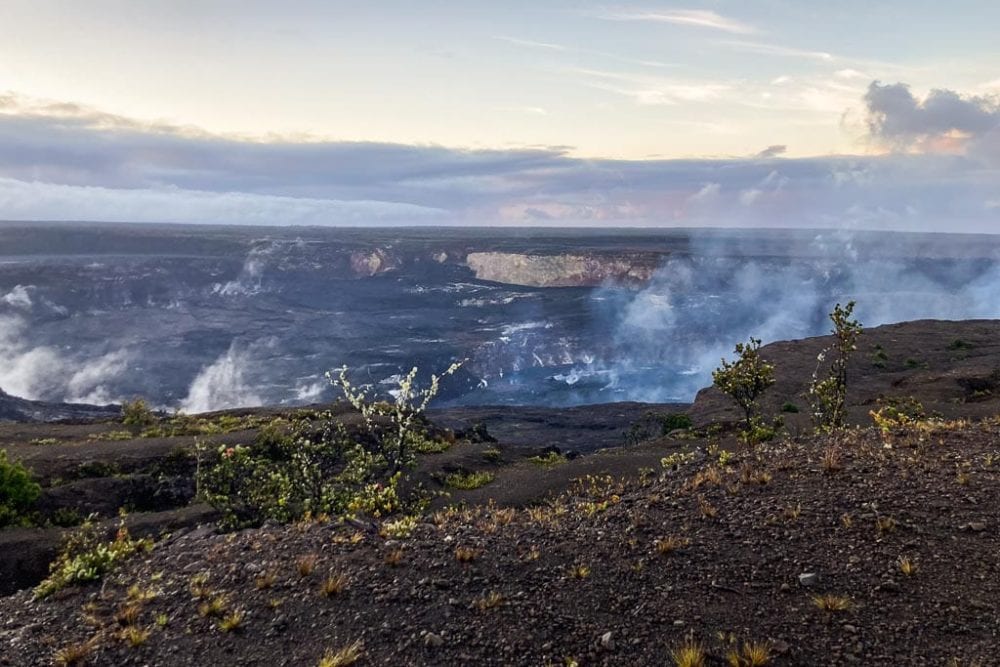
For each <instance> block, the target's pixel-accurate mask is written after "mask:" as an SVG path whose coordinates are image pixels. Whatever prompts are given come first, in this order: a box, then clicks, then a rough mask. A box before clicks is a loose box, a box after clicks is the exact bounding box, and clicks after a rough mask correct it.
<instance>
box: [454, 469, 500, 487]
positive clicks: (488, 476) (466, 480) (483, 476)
mask: <svg viewBox="0 0 1000 667" xmlns="http://www.w3.org/2000/svg"><path fill="white" fill-rule="evenodd" d="M495 477H496V476H495V475H494V474H493V473H491V472H486V471H479V472H469V473H461V472H453V473H451V474H450V475H448V476H447V477H445V478H444V484H445V486H448V487H451V488H453V489H461V490H471V489H478V488H479V487H482V486H486V485H487V484H489V483H490V482H492V481H493V479H494V478H495Z"/></svg>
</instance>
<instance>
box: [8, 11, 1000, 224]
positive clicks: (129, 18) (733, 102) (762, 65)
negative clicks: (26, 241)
mask: <svg viewBox="0 0 1000 667" xmlns="http://www.w3.org/2000/svg"><path fill="white" fill-rule="evenodd" d="M7 13H8V20H6V21H5V22H4V24H3V25H2V26H0V56H2V57H0V217H4V218H13V219H19V220H25V221H41V220H47V219H48V220H52V219H62V220H68V221H85V220H97V221H108V222H129V221H135V222H177V223H182V224H183V223H195V224H250V225H254V224H256V225H264V224H269V225H275V226H281V225H308V226H359V227H368V226H371V227H375V226H386V227H391V226H411V225H412V226H423V225H428V226H456V225H472V226H510V227H524V226H534V225H540V226H552V227H556V226H560V227H594V226H601V227H605V226H606V227H611V228H627V227H634V228H657V227H663V228H701V227H709V226H715V227H727V228H763V227H773V228H816V229H848V230H851V229H865V230H873V231H883V230H884V231H888V230H894V231H914V232H916V231H927V232H933V231H939V230H944V229H947V230H949V231H959V232H964V233H996V231H997V230H998V228H1000V224H998V223H1000V196H998V194H997V188H996V184H997V183H1000V48H998V47H997V46H996V42H995V39H994V35H993V34H992V30H991V29H990V27H989V26H992V25H995V24H996V23H997V22H998V21H1000V7H998V6H996V5H995V4H992V3H987V2H982V1H980V2H976V1H971V0H968V1H965V2H959V3H952V4H950V5H949V6H948V7H938V6H920V7H918V8H914V7H913V6H912V5H911V4H909V3H902V2H898V1H897V2H892V3H886V4H884V5H880V6H878V7H872V6H870V5H869V4H862V3H860V2H850V3H846V4H840V5H838V6H837V7H828V6H822V7H817V6H815V5H812V4H810V5H808V6H804V5H802V4H798V3H789V2H783V1H781V0H759V1H758V2H753V3H735V2H722V1H702V2H694V1H692V2H658V3H652V2H645V3H643V2H624V3H598V2H568V1H567V0H548V1H547V2H543V3H532V4H528V3H520V2H518V3H514V4H513V5H505V6H502V7H498V6H495V5H492V4H487V3H478V2H476V3H456V2H448V1H444V0H440V1H436V2H430V3H425V4H422V5H421V6H420V8H419V9H417V8H414V7H412V6H410V5H408V4H407V3H403V2H394V1H386V2H380V3H373V4H370V5H366V6H363V7H358V6H354V5H348V4H347V3H342V2H334V3H321V2H314V1H311V0H301V1H298V2H292V3H286V4H283V5H282V6H281V7H280V8H276V7H274V6H273V5H271V4H270V3H266V2H249V3H232V2H229V1H227V0H214V1H211V2H201V3H190V2H180V3H178V2H170V3H167V2H151V3H142V4H136V3H128V2H120V1H118V0H103V1H101V2H95V3H88V4H87V5H86V6H84V5H80V4H79V3H73V2H65V1H60V0H50V1H48V2H23V1H20V0H14V1H13V2H11V3H8V6H7Z"/></svg>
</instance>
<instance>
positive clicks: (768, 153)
mask: <svg viewBox="0 0 1000 667" xmlns="http://www.w3.org/2000/svg"><path fill="white" fill-rule="evenodd" d="M787 150H788V146H785V145H784V144H774V145H773V146H768V147H767V148H765V149H764V150H762V151H761V152H759V153H757V155H755V156H754V157H756V158H758V159H765V160H766V159H768V158H772V157H778V156H779V155H782V154H783V153H784V152H785V151H787Z"/></svg>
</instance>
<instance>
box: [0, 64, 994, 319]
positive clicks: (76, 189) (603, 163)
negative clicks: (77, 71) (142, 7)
mask: <svg viewBox="0 0 1000 667" xmlns="http://www.w3.org/2000/svg"><path fill="white" fill-rule="evenodd" d="M579 75H580V76H584V77H589V79H590V81H591V83H592V84H594V85H605V86H608V87H612V88H618V89H620V90H622V91H623V94H630V95H634V96H636V97H637V99H638V98H640V97H641V96H642V95H643V93H642V92H641V91H643V90H648V91H651V92H649V96H650V98H649V101H650V102H654V101H657V96H660V99H659V101H661V102H662V103H667V100H668V99H673V100H675V101H677V100H682V99H683V98H688V99H699V98H704V99H707V100H709V101H712V100H713V98H712V96H713V95H715V96H720V95H725V100H726V101H729V100H730V99H738V97H739V95H740V94H741V91H739V90H725V91H724V92H721V91H720V89H719V88H718V87H716V88H712V87H711V86H709V87H707V88H706V87H704V86H701V87H699V86H698V85H697V83H696V82H684V81H680V80H672V79H669V78H660V77H637V76H634V75H619V74H616V73H610V72H603V71H600V70H580V72H579ZM689 84H690V85H689ZM724 85H725V84H717V86H724ZM872 90H874V91H876V93H879V92H881V88H880V86H879V85H876V86H875V87H874V88H873V89H872ZM843 94H844V95H846V93H843ZM4 99H5V100H6V101H5V102H3V103H2V104H3V105H4V108H5V109H6V111H4V112H2V113H0V215H2V216H3V217H6V218H11V219H24V220H105V221H133V222H151V221H175V222H215V223H243V224H314V225H355V226H368V225H401V224H435V225H449V224H478V225H491V224H504V225H563V226H567V225H632V226H690V227H696V226H716V227H717V226H726V227H759V226H767V227H775V226H779V227H799V228H801V227H813V228H815V227H824V228H829V227H840V226H843V225H847V226H852V227H856V228H873V229H907V230H917V231H934V230H949V231H982V232H995V231H996V230H997V229H998V228H1000V225H998V215H1000V213H998V209H997V208H996V207H995V205H994V203H995V202H996V200H997V194H996V183H997V182H1000V165H998V164H997V162H996V161H995V160H993V161H991V159H989V155H990V153H989V152H988V150H987V148H988V146H989V144H988V141H987V140H988V138H989V136H990V135H989V132H988V131H986V130H985V128H986V126H987V124H985V123H981V124H979V125H977V124H975V123H972V122H971V121H970V122H967V121H965V120H963V121H962V123H963V124H962V125H961V127H963V128H965V131H966V132H967V133H969V135H970V137H972V138H971V139H969V140H968V141H969V142H970V143H969V144H968V148H969V149H968V150H965V151H964V152H963V154H961V155H953V154H952V155H949V154H939V153H932V152H929V151H925V154H913V153H915V151H905V152H899V153H891V154H887V155H881V156H867V157H815V158H787V157H786V158H783V159H781V160H778V161H775V160H772V159H768V158H773V157H776V156H778V155H780V154H782V150H781V148H782V146H783V144H781V143H775V145H773V146H770V147H768V148H766V149H765V150H764V151H762V152H761V153H759V154H756V155H752V156H748V157H744V158H727V159H648V160H614V159H594V158H589V159H583V158H576V157H573V156H572V155H570V154H569V152H568V150H567V149H566V148H563V147H535V148H518V149H510V150H464V149H453V148H446V147H442V146H433V145H400V144H387V143H363V142H333V141H311V140H309V141H295V140H292V139H288V138H271V139H270V140H263V139H247V138H234V137H224V136H218V135H211V134H208V133H204V132H199V131H195V130H189V129H185V128H176V127H172V126H169V125H165V124H148V123H140V122H137V121H130V120H129V119H118V117H116V116H113V115H112V116H109V115H108V114H102V113H100V112H97V111H93V112H92V111H89V110H86V109H84V108H82V107H78V106H76V105H62V104H56V103H46V104H24V103H23V102H18V101H17V98H16V96H10V95H8V96H6V97H5V98H4ZM845 99H850V98H845ZM853 99H854V100H855V102H857V101H858V100H859V99H860V95H858V96H855V97H854V98H853ZM975 99H980V98H975ZM983 99H985V98H983ZM11 100H14V101H13V102H12V101H11ZM968 100H969V98H962V97H960V98H959V101H964V102H965V103H968ZM914 105H916V108H917V111H914ZM921 105H922V103H920V102H916V101H914V102H912V103H911V104H910V105H909V106H907V105H906V104H904V105H902V109H903V110H904V111H906V112H907V113H909V114H910V115H913V114H916V115H918V116H919V115H920V114H921V113H923V112H922V111H920V107H921ZM873 108H878V109H881V110H882V111H881V113H883V114H885V118H884V119H880V120H879V121H878V122H874V123H873V124H872V125H871V126H870V127H871V131H872V136H871V137H869V140H870V141H871V142H873V143H879V144H884V143H886V142H887V141H889V140H890V139H891V140H892V141H894V142H895V141H898V140H900V138H905V139H907V140H909V138H910V137H912V136H916V135H917V134H920V133H925V132H926V130H925V129H923V128H926V124H924V125H919V124H917V123H915V122H914V121H912V120H909V121H907V123H903V122H902V120H901V119H900V112H899V111H897V109H898V105H897V106H895V107H894V106H891V105H889V106H886V105H884V104H883V105H882V106H875V107H873ZM12 109H13V110H12ZM17 109H20V111H18V110H17ZM40 109H41V110H40ZM978 109H979V111H978V112H977V113H979V114H980V115H979V116H974V118H981V117H982V112H983V109H987V111H988V107H983V106H982V104H979V106H978ZM907 110H908V111H907ZM904 115H905V114H904ZM985 115H986V117H987V118H989V117H990V113H986V114H985ZM963 118H964V117H963ZM950 124H954V123H953V122H950V123H949V125H950ZM934 127H935V128H937V127H938V126H934ZM900 128H902V129H900ZM918 130H919V132H918ZM976 133H978V134H976ZM973 139H974V140H975V141H974V143H971V142H972V141H973ZM904 143H905V142H904ZM992 155H997V153H992ZM756 191H759V192H756ZM29 294H30V292H29ZM32 296H33V295H32ZM0 297H3V298H4V299H6V298H7V296H5V295H0ZM10 300H13V301H23V298H22V297H21V296H20V295H15V296H11V297H10ZM7 305H8V306H13V305H14V304H7Z"/></svg>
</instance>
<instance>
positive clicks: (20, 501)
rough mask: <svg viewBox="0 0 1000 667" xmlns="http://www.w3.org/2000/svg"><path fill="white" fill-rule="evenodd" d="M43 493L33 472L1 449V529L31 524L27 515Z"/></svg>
mask: <svg viewBox="0 0 1000 667" xmlns="http://www.w3.org/2000/svg"><path fill="white" fill-rule="evenodd" d="M41 491H42V490H41V487H40V486H38V484H37V483H35V481H34V480H33V479H32V478H31V472H30V471H29V470H28V469H27V468H25V467H24V466H23V465H22V464H21V463H20V462H18V461H9V460H8V459H7V450H5V449H0V528H3V527H5V526H13V525H25V524H27V523H29V517H28V515H27V514H28V512H29V510H30V509H31V506H32V505H34V503H35V501H36V500H38V496H39V495H40V494H41Z"/></svg>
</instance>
